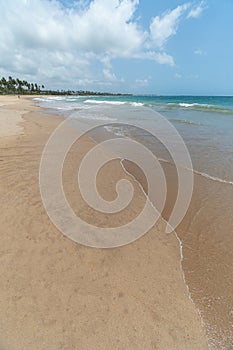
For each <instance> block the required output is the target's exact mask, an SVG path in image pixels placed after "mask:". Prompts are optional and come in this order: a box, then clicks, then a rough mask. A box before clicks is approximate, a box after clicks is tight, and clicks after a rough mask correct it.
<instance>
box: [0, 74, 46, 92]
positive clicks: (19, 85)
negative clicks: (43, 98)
mask: <svg viewBox="0 0 233 350" xmlns="http://www.w3.org/2000/svg"><path fill="white" fill-rule="evenodd" d="M41 88H42V89H44V85H42V86H41V87H40V86H39V85H38V84H36V83H29V82H27V81H26V80H20V79H18V78H16V79H14V78H12V77H9V78H8V80H7V79H6V78H4V77H2V79H0V94H18V95H23V94H40V93H41Z"/></svg>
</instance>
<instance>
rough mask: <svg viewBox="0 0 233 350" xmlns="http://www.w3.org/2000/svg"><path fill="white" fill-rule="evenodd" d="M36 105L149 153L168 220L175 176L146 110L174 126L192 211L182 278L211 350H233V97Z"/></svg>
mask: <svg viewBox="0 0 233 350" xmlns="http://www.w3.org/2000/svg"><path fill="white" fill-rule="evenodd" d="M35 100H36V101H37V103H38V104H39V105H40V106H42V107H44V108H46V110H47V111H48V112H51V113H55V114H60V115H63V116H65V117H69V116H71V118H73V119H74V121H75V122H76V123H77V126H78V127H79V128H82V125H84V123H85V124H86V125H88V126H89V127H91V126H92V124H93V125H96V124H97V123H98V122H101V123H104V124H105V126H104V132H103V133H99V135H102V137H103V139H106V138H108V137H110V135H114V137H127V138H131V139H134V140H136V141H138V142H140V143H142V144H143V145H144V146H146V147H147V148H148V149H150V150H151V151H152V152H153V153H154V154H155V155H156V156H157V157H158V159H159V160H160V161H161V162H162V163H163V169H164V172H165V173H166V174H167V179H168V180H167V181H169V184H168V188H169V189H170V190H169V191H170V193H169V191H168V199H167V201H166V206H165V209H164V211H163V216H164V218H165V219H166V220H167V219H169V215H170V213H171V206H172V205H171V203H173V202H174V193H175V192H176V188H177V174H176V170H175V167H174V164H173V160H172V157H171V155H170V154H169V152H168V151H167V149H166V147H164V146H163V145H161V143H160V142H159V141H158V140H157V139H156V138H155V137H154V136H153V135H152V134H150V132H148V130H149V131H150V130H151V132H154V130H155V129H156V123H155V120H154V119H153V113H147V110H148V109H149V110H152V111H156V112H159V113H160V114H161V115H162V116H163V117H164V118H165V119H167V120H168V121H169V122H170V123H171V124H172V125H173V126H174V127H175V128H176V130H177V131H178V132H179V134H180V135H181V136H182V138H183V140H184V142H185V145H186V147H187V149H188V151H189V154H190V157H191V160H192V166H193V170H194V190H193V196H192V200H191V203H190V207H189V209H188V211H187V214H186V215H185V217H184V219H183V221H182V222H181V224H180V225H179V226H178V227H177V229H176V233H177V236H178V237H179V239H180V241H181V243H182V256H181V259H182V261H181V263H182V269H183V273H184V280H185V283H186V284H187V288H188V290H189V293H190V297H191V298H192V300H193V302H194V304H195V306H196V308H197V310H198V312H199V313H200V315H201V317H202V322H203V327H205V330H206V335H207V340H208V344H209V348H210V349H213V350H215V349H222V350H223V349H225V350H230V349H232V348H233V298H232V295H233V278H232V276H233V239H232V238H233V97H232V96H229V97H228V96H226V97H224V96H221V97H220V96H219V97H218V96H121V95H120V96H77V97H76V96H68V97H65V96H64V97H60V96H56V97H41V98H36V99H35ZM121 123H124V124H129V125H128V126H125V125H121ZM135 123H136V124H137V125H140V128H135V127H134V126H133V125H134V124H135ZM144 129H146V130H147V132H145V130H144ZM100 138H101V137H100ZM97 141H100V140H97Z"/></svg>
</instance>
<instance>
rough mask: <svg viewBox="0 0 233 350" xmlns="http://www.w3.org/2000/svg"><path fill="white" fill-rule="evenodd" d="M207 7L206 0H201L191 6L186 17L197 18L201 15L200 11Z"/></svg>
mask: <svg viewBox="0 0 233 350" xmlns="http://www.w3.org/2000/svg"><path fill="white" fill-rule="evenodd" d="M206 8H207V6H206V1H205V0H203V1H201V2H200V4H198V5H197V6H196V7H194V8H192V9H191V11H190V12H189V13H188V16H187V18H198V17H200V16H201V14H202V12H203V11H204V10H205V9H206Z"/></svg>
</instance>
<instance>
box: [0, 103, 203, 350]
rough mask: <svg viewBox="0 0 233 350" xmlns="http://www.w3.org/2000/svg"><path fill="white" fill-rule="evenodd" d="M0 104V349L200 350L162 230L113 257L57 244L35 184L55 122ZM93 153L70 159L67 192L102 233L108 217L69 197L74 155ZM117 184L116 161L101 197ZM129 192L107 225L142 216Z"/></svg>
mask: <svg viewBox="0 0 233 350" xmlns="http://www.w3.org/2000/svg"><path fill="white" fill-rule="evenodd" d="M11 102H12V103H11ZM0 104H1V105H2V106H1V107H0V110H1V114H0V116H1V115H5V116H7V117H4V120H3V121H2V122H0V123H1V124H0V126H1V128H0V204H1V216H0V233H1V247H0V276H1V277H0V349H1V350H8V349H9V350H32V349H33V350H34V349H38V350H58V349H61V350H71V349H77V350H103V349H106V350H110V349H114V350H115V349H122V350H126V349H127V350H131V349H132V350H137V349H138V350H142V349H145V350H154V349H161V350H164V349H169V350H173V349H177V350H192V349H193V350H194V349H195V350H197V349H198V350H202V349H203V350H204V349H207V345H206V340H205V335H204V331H203V329H202V326H201V320H200V318H199V315H198V313H197V311H196V309H195V307H194V304H193V303H192V302H191V300H190V298H189V295H188V293H187V288H186V286H185V284H184V281H183V277H182V272H181V269H180V247H179V242H178V241H177V239H176V237H175V236H174V235H169V236H167V235H165V234H164V233H163V230H164V223H163V222H162V220H161V221H160V222H158V223H157V224H156V226H155V227H154V228H153V229H151V230H150V231H149V232H148V233H147V234H146V235H145V236H144V237H142V238H141V239H139V240H137V241H136V242H134V243H133V244H130V245H127V246H124V247H121V248H116V249H107V250H102V249H93V248H87V247H84V246H81V245H79V244H77V243H74V242H72V241H70V240H69V239H68V238H66V237H64V236H63V235H62V234H61V233H60V232H59V231H58V230H57V229H56V228H55V226H54V225H53V224H52V223H51V221H50V220H49V218H48V216H47V214H46V212H45V210H44V207H43V205H42V201H41V198H40V191H39V181H38V175H39V163H40V157H41V153H42V150H43V147H44V145H45V142H46V140H47V139H48V137H49V135H50V134H51V132H52V130H53V129H54V128H55V127H56V126H57V125H58V124H59V123H60V122H61V118H60V117H55V116H47V115H45V114H42V113H41V110H40V109H39V108H38V107H36V106H34V104H33V102H32V101H30V100H29V99H25V98H21V99H17V98H15V97H8V98H6V97H2V98H1V99H0ZM23 112H24V114H23V117H22V118H23V120H24V122H21V121H20V118H19V115H20V114H21V113H23ZM10 125H11V127H10ZM19 128H20V129H19ZM6 130H8V131H7V132H8V133H9V135H10V136H9V137H6V133H7V132H6ZM19 131H20V132H19ZM22 131H23V132H22ZM13 132H14V133H16V135H15V136H12V133H13ZM3 136H4V137H3ZM92 146H93V141H91V140H90V139H84V140H83V142H81V143H80V144H79V145H78V147H76V149H74V152H71V154H70V155H69V157H68V159H67V161H66V164H65V175H64V187H65V189H66V191H67V196H68V198H69V201H70V203H71V204H72V205H73V207H74V210H75V211H76V212H77V213H79V215H81V216H82V217H83V218H85V219H86V220H87V221H88V220H89V221H92V223H95V224H101V225H102V226H106V225H108V224H109V217H108V216H107V217H106V216H104V217H99V216H98V215H97V213H95V212H94V211H92V210H90V209H89V208H87V206H86V204H85V203H84V202H83V201H82V200H81V197H80V194H79V193H78V191H77V190H75V191H74V176H73V170H74V169H73V164H74V162H73V160H74V154H75V151H77V150H79V154H78V155H77V154H75V159H76V161H80V159H81V157H82V156H83V155H84V154H85V153H86V151H87V150H88V149H90V148H91V147H92ZM122 176H123V177H126V178H127V175H125V174H124V173H123V170H122V168H121V166H120V165H119V162H118V161H115V162H112V163H111V164H109V166H108V167H106V169H104V170H103V174H102V176H100V177H99V179H98V187H99V189H100V191H101V193H102V194H103V196H105V197H106V198H109V199H111V198H112V194H111V193H110V191H111V190H112V189H113V186H114V182H115V181H116V180H117V179H118V178H120V177H122ZM129 180H131V179H129ZM131 181H132V180H131ZM134 186H135V198H134V201H133V202H132V204H131V206H130V207H129V208H128V209H127V210H126V212H125V213H121V215H120V217H117V216H113V217H111V218H110V221H111V224H112V225H114V224H115V223H118V224H120V223H123V222H125V220H128V219H130V218H131V217H133V216H134V215H135V213H137V211H138V210H139V209H140V208H141V207H142V205H143V203H144V201H145V197H144V195H143V193H142V192H141V190H140V189H139V188H138V187H137V185H136V184H134Z"/></svg>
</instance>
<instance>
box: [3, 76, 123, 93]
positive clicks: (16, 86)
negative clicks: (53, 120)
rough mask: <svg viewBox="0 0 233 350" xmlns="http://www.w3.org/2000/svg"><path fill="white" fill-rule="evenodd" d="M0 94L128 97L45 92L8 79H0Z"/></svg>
mask: <svg viewBox="0 0 233 350" xmlns="http://www.w3.org/2000/svg"><path fill="white" fill-rule="evenodd" d="M0 94H17V95H33V94H34V95H39V94H43V95H81V96H87V95H93V96H95V95H98V96H106V95H107V96H122V95H124V96H128V95H129V94H120V93H119V94H113V93H109V92H93V91H89V90H85V91H84V90H78V91H74V90H45V86H44V85H41V86H40V85H38V84H37V83H29V82H28V81H26V80H20V79H19V78H12V77H11V76H9V78H8V79H6V78H4V77H2V78H1V79H0Z"/></svg>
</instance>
